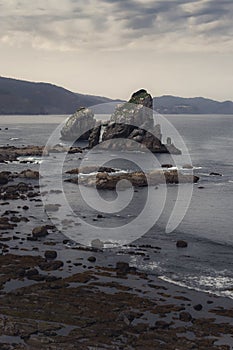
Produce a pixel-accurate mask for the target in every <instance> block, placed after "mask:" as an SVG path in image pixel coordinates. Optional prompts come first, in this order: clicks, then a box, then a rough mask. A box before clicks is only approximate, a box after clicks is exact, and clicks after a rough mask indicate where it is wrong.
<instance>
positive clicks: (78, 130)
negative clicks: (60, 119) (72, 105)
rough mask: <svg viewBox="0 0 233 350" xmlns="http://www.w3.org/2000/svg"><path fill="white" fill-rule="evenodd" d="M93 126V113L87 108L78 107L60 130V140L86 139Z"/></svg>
mask: <svg viewBox="0 0 233 350" xmlns="http://www.w3.org/2000/svg"><path fill="white" fill-rule="evenodd" d="M94 126H95V119H94V113H93V112H92V111H91V110H90V109H88V108H80V109H78V110H77V111H76V112H75V113H74V114H73V115H72V116H71V117H70V118H69V119H68V120H67V122H66V124H65V125H64V127H63V128H62V130H61V138H62V140H68V141H73V142H74V141H76V140H78V139H79V140H88V138H89V136H90V134H91V131H92V129H93V128H94Z"/></svg>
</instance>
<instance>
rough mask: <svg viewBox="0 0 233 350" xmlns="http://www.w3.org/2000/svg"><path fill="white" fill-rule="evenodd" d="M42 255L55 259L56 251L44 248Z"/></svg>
mask: <svg viewBox="0 0 233 350" xmlns="http://www.w3.org/2000/svg"><path fill="white" fill-rule="evenodd" d="M44 255H45V258H46V259H51V260H52V259H56V257H57V252H56V251H55V250H46V251H45V254H44Z"/></svg>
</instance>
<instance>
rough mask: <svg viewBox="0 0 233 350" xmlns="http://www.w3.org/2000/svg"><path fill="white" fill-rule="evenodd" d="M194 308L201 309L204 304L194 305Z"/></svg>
mask: <svg viewBox="0 0 233 350" xmlns="http://www.w3.org/2000/svg"><path fill="white" fill-rule="evenodd" d="M193 308H194V310H196V311H201V310H202V309H203V306H202V305H201V304H197V305H194V307H193Z"/></svg>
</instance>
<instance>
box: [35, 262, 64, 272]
mask: <svg viewBox="0 0 233 350" xmlns="http://www.w3.org/2000/svg"><path fill="white" fill-rule="evenodd" d="M63 265H64V263H63V262H62V261H60V260H55V261H47V262H42V263H40V264H39V268H40V269H41V270H43V271H54V270H58V269H60V268H61V267H62V266H63Z"/></svg>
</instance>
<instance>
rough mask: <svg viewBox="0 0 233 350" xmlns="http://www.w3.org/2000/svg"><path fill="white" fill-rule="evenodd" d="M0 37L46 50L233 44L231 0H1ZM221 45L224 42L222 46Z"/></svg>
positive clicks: (200, 47)
mask: <svg viewBox="0 0 233 350" xmlns="http://www.w3.org/2000/svg"><path fill="white" fill-rule="evenodd" d="M0 9H1V11H0V13H1V15H0V16H1V18H0V20H1V31H0V37H1V42H2V43H3V44H7V45H18V46H19V45H23V44H27V45H31V46H32V47H34V48H39V49H41V48H42V49H46V50H54V49H57V50H64V51H65V50H71V51H83V50H92V49H100V50H111V49H112V50H116V49H117V50H124V49H125V48H132V49H133V48H140V47H143V48H145V47H148V48H149V47H152V46H153V47H154V48H156V47H158V48H162V47H163V49H164V50H168V51H172V50H177V43H176V42H175V40H176V39H177V40H178V41H179V50H180V49H181V50H193V51H200V50H203V49H204V50H209V51H214V50H219V48H220V47H221V49H222V50H223V49H224V50H227V51H229V50H232V49H233V45H229V44H233V25H232V18H233V1H232V0H221V1H219V0H197V1H194V0H190V1H185V0H175V1H174V0H172V1H166V0H165V1H164V0H163V1H150V0H141V1H140V0H116V1H115V0H77V1H75V0H61V1H59V2H58V1H55V0H46V1H45V0H40V1H38V2H35V1H28V0H21V1H15V0H5V1H2V2H1V5H0ZM224 45H225V46H224Z"/></svg>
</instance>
